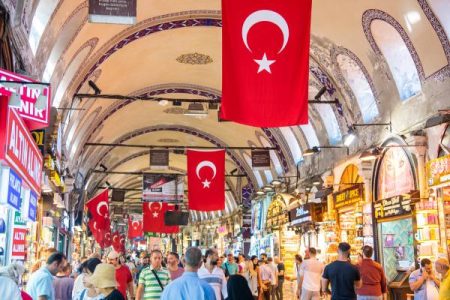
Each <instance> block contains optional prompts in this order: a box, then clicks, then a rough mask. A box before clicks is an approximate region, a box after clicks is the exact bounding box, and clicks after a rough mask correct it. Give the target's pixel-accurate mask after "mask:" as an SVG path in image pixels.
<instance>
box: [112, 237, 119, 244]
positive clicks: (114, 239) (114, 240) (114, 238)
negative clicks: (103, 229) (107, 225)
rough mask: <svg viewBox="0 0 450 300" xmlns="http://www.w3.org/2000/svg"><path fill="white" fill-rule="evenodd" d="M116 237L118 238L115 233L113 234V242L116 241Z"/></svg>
mask: <svg viewBox="0 0 450 300" xmlns="http://www.w3.org/2000/svg"><path fill="white" fill-rule="evenodd" d="M116 238H118V236H117V235H115V236H113V242H114V243H116Z"/></svg>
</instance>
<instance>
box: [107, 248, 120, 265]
mask: <svg viewBox="0 0 450 300" xmlns="http://www.w3.org/2000/svg"><path fill="white" fill-rule="evenodd" d="M119 257H120V254H119V252H117V251H115V250H112V251H111V252H109V253H108V257H107V260H108V264H111V265H113V266H114V267H118V266H119V264H120V263H119Z"/></svg>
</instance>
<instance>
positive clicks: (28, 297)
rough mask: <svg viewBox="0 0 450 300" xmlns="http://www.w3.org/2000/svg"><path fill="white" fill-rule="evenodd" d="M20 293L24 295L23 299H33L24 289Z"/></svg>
mask: <svg viewBox="0 0 450 300" xmlns="http://www.w3.org/2000/svg"><path fill="white" fill-rule="evenodd" d="M20 294H21V295H22V300H33V298H31V296H30V295H28V294H27V293H25V292H24V291H20Z"/></svg>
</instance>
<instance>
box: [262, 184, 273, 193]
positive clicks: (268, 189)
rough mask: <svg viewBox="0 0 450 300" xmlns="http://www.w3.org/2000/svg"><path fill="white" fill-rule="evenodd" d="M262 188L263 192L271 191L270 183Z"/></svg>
mask: <svg viewBox="0 0 450 300" xmlns="http://www.w3.org/2000/svg"><path fill="white" fill-rule="evenodd" d="M263 190H264V191H265V192H273V187H271V186H270V185H266V186H264V187H263Z"/></svg>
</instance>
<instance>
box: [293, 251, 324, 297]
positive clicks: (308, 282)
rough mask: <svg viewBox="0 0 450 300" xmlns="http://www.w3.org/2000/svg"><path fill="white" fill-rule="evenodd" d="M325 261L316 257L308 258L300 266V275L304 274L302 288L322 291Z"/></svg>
mask: <svg viewBox="0 0 450 300" xmlns="http://www.w3.org/2000/svg"><path fill="white" fill-rule="evenodd" d="M323 269H324V266H323V263H321V262H320V261H319V260H317V259H315V258H310V259H306V260H304V261H303V263H302V264H301V266H300V274H299V275H300V276H303V283H302V289H305V290H307V291H312V292H319V291H320V282H321V280H322V273H323Z"/></svg>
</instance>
